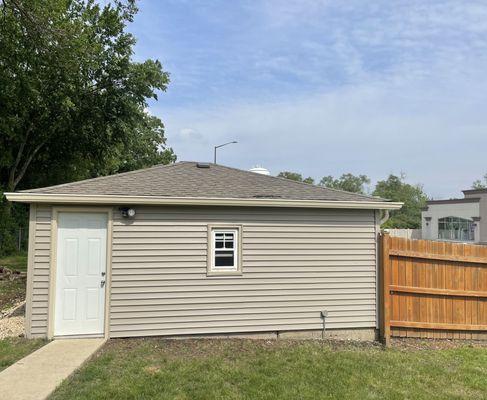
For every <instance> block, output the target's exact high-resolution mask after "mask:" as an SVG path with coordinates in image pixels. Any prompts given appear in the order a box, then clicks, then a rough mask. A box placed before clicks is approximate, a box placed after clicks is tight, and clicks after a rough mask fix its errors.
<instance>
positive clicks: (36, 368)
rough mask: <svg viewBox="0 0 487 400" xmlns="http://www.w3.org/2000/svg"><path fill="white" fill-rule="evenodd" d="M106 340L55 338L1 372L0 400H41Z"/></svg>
mask: <svg viewBox="0 0 487 400" xmlns="http://www.w3.org/2000/svg"><path fill="white" fill-rule="evenodd" d="M104 342H105V339H57V340H54V341H52V342H50V343H48V344H46V345H45V346H44V347H41V348H40V349H39V350H37V351H35V352H34V353H31V354H29V355H28V356H27V357H24V358H23V359H22V360H20V361H17V362H16V363H15V364H13V365H11V366H10V367H8V368H7V369H5V370H3V371H2V372H0V399H2V400H3V399H5V400H42V399H45V398H47V396H49V395H50V394H51V393H52V392H53V391H54V389H56V387H57V386H58V385H59V384H60V383H61V382H62V381H63V379H66V378H67V377H68V376H69V375H71V374H72V373H73V372H74V371H75V370H76V369H77V368H78V367H79V366H81V365H82V364H83V363H84V362H85V361H86V360H87V359H88V358H89V357H90V356H91V355H92V354H93V353H94V352H95V351H97V350H98V349H99V348H100V347H101V346H102V345H103V343H104Z"/></svg>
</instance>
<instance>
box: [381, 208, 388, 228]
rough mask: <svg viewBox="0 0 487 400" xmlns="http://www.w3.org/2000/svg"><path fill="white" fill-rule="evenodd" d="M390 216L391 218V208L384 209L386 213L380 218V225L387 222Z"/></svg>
mask: <svg viewBox="0 0 487 400" xmlns="http://www.w3.org/2000/svg"><path fill="white" fill-rule="evenodd" d="M389 218H390V214H389V210H384V215H383V217H382V218H381V219H380V226H382V225H383V224H385V223H386V222H387V220H388V219H389Z"/></svg>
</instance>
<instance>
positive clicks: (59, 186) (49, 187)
mask: <svg viewBox="0 0 487 400" xmlns="http://www.w3.org/2000/svg"><path fill="white" fill-rule="evenodd" d="M185 162H186V161H179V162H175V163H171V164H156V165H153V166H151V167H146V168H140V169H134V170H132V171H126V172H120V173H118V174H111V175H103V176H97V177H95V178H87V179H82V180H80V181H74V182H66V183H60V184H58V185H51V186H44V187H41V188H35V189H24V190H20V191H19V192H35V191H38V190H45V189H55V188H61V187H67V186H72V185H77V184H79V183H84V182H88V181H91V182H93V181H97V182H98V181H102V180H105V179H108V178H113V177H114V176H126V175H132V174H136V173H139V172H144V171H148V170H150V169H156V168H165V167H172V166H174V165H177V164H181V163H185Z"/></svg>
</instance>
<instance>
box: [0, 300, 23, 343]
mask: <svg viewBox="0 0 487 400" xmlns="http://www.w3.org/2000/svg"><path fill="white" fill-rule="evenodd" d="M24 314H25V301H20V302H17V303H16V304H14V305H13V306H12V307H9V308H8V309H5V310H3V311H2V312H1V313H0V339H5V338H7V337H18V336H24V335H25V330H24Z"/></svg>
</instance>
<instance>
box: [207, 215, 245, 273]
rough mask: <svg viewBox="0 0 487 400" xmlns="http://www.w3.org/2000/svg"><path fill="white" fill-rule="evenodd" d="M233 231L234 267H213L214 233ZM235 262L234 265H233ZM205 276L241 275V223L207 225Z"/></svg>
mask: <svg viewBox="0 0 487 400" xmlns="http://www.w3.org/2000/svg"><path fill="white" fill-rule="evenodd" d="M230 231H231V232H233V233H235V237H234V248H233V251H234V267H232V269H230V268H225V267H215V251H216V249H215V243H214V238H215V233H217V232H223V233H226V232H230ZM235 264H236V265H235ZM206 275H207V276H229V275H237V276H238V275H242V226H241V225H233V224H232V225H230V224H229V225H225V224H218V225H208V260H207V267H206Z"/></svg>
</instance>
